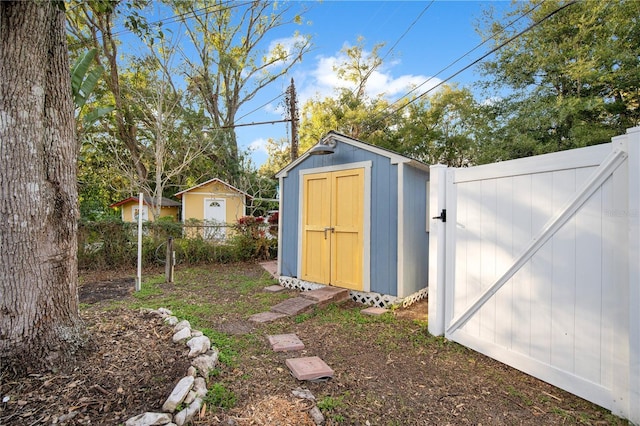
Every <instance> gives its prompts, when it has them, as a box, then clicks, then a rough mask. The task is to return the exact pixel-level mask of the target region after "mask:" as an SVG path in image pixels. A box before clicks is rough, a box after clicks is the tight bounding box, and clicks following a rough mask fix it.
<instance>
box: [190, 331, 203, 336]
mask: <svg viewBox="0 0 640 426" xmlns="http://www.w3.org/2000/svg"><path fill="white" fill-rule="evenodd" d="M200 336H204V334H202V331H200V330H191V337H200Z"/></svg>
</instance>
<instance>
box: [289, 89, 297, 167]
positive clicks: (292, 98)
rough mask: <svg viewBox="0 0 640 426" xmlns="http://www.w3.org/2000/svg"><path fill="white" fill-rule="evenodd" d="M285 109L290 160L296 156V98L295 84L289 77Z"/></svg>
mask: <svg viewBox="0 0 640 426" xmlns="http://www.w3.org/2000/svg"><path fill="white" fill-rule="evenodd" d="M287 109H288V110H289V119H290V120H291V161H294V160H295V159H296V158H298V99H297V97H296V86H295V85H294V84H293V78H292V79H291V86H289V88H288V89H287Z"/></svg>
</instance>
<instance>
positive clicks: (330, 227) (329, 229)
mask: <svg viewBox="0 0 640 426" xmlns="http://www.w3.org/2000/svg"><path fill="white" fill-rule="evenodd" d="M334 230H335V228H334V227H332V226H327V227H325V228H324V239H325V240H326V239H327V231H331V233H332V234H333V231H334Z"/></svg>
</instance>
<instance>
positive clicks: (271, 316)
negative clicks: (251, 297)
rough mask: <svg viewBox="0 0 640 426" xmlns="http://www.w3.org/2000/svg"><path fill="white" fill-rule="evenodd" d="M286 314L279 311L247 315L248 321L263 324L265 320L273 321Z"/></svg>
mask: <svg viewBox="0 0 640 426" xmlns="http://www.w3.org/2000/svg"><path fill="white" fill-rule="evenodd" d="M286 316H287V315H286V314H283V313H279V312H260V313H259V314H255V315H251V316H250V317H249V321H251V322H257V323H260V324H263V323H265V322H271V321H275V320H277V319H280V318H282V317H286Z"/></svg>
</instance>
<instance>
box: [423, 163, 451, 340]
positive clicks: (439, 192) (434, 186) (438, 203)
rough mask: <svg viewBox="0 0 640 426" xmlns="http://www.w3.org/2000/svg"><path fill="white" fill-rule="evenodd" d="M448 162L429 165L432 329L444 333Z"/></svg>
mask: <svg viewBox="0 0 640 426" xmlns="http://www.w3.org/2000/svg"><path fill="white" fill-rule="evenodd" d="M446 176H447V166H445V165H442V164H436V165H433V166H431V167H430V168H429V200H428V201H429V209H428V211H427V215H428V216H427V223H428V224H429V333H431V334H433V335H434V336H442V335H443V334H444V318H445V311H444V309H445V303H444V301H445V298H444V295H445V277H446V276H445V265H446V264H445V259H446V258H445V248H446V233H445V223H444V221H443V220H442V219H437V218H436V217H438V216H441V213H442V211H443V210H444V209H445V208H446V201H447V199H446V195H447V194H446Z"/></svg>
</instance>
